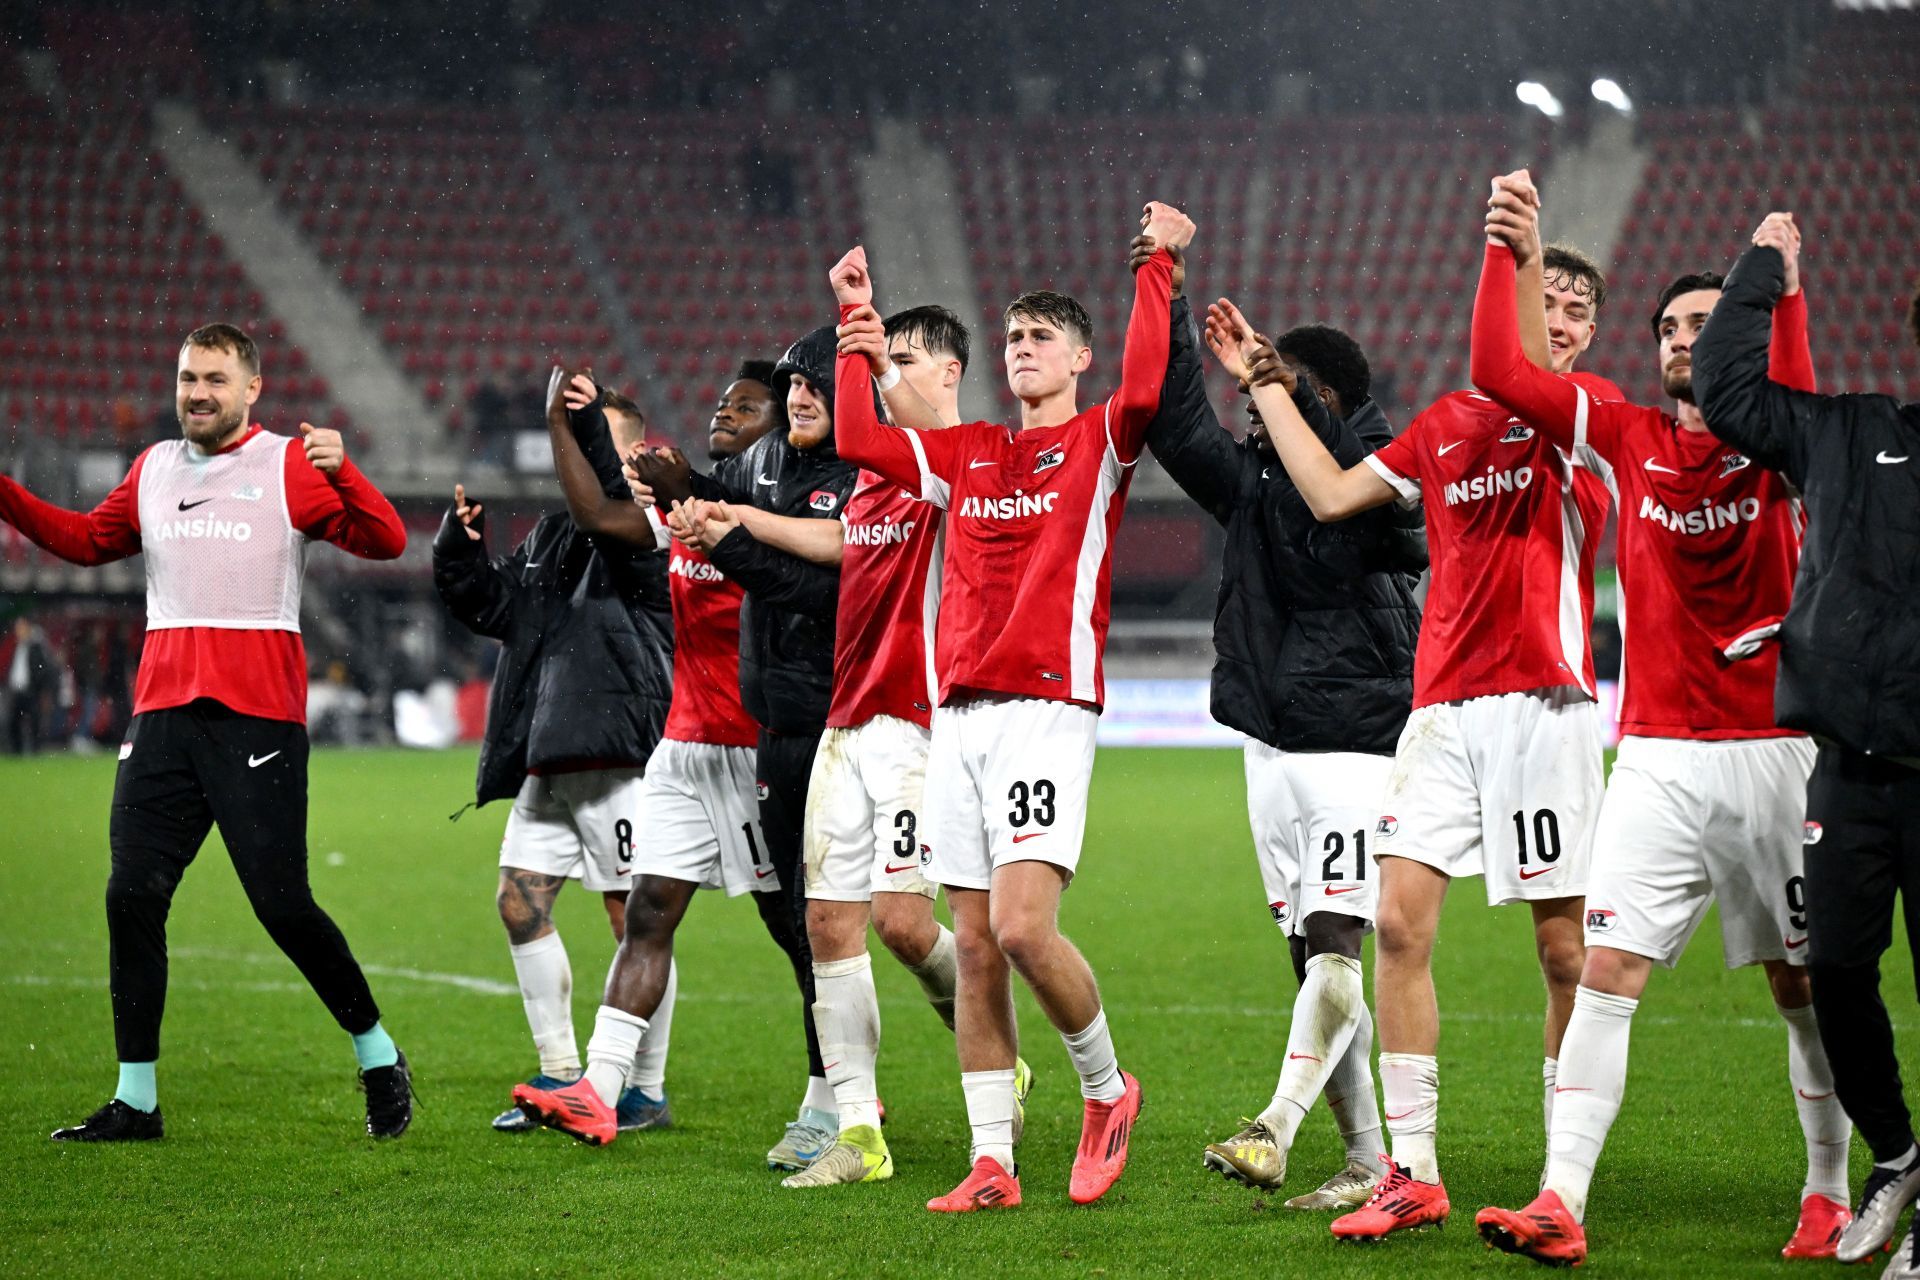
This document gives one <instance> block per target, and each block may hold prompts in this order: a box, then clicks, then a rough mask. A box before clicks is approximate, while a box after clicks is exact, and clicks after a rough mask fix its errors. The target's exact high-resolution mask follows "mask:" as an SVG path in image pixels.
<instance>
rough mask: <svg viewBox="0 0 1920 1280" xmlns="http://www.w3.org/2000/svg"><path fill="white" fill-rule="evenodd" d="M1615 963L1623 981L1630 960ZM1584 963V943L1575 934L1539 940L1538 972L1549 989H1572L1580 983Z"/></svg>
mask: <svg viewBox="0 0 1920 1280" xmlns="http://www.w3.org/2000/svg"><path fill="white" fill-rule="evenodd" d="M1615 954H1616V955H1619V954H1620V953H1615ZM1617 963H1618V965H1619V968H1620V973H1621V974H1622V975H1623V976H1622V978H1621V980H1623V981H1624V980H1625V977H1624V975H1625V974H1626V973H1627V971H1628V969H1629V967H1630V964H1631V962H1630V961H1628V960H1620V961H1618V962H1617ZM1586 965H1587V948H1586V944H1585V943H1584V942H1583V941H1582V940H1581V939H1580V937H1579V936H1578V935H1577V934H1575V935H1572V936H1567V937H1561V936H1558V935H1556V936H1553V937H1548V938H1542V939H1541V940H1540V972H1541V974H1542V975H1543V976H1544V977H1545V978H1546V980H1547V986H1548V988H1549V989H1551V990H1555V991H1572V990H1573V989H1574V988H1575V987H1577V986H1579V985H1580V980H1581V974H1582V973H1583V972H1584V970H1585V969H1586Z"/></svg>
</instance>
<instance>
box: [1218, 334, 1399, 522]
mask: <svg viewBox="0 0 1920 1280" xmlns="http://www.w3.org/2000/svg"><path fill="white" fill-rule="evenodd" d="M1207 346H1208V347H1210V348H1212V349H1213V351H1214V352H1215V353H1216V354H1218V355H1220V356H1221V358H1222V359H1223V360H1225V359H1228V358H1229V357H1228V355H1227V354H1226V353H1227V352H1228V351H1229V349H1238V351H1239V353H1240V358H1242V359H1250V360H1251V363H1250V364H1249V367H1248V384H1249V386H1251V388H1252V390H1253V402H1254V403H1255V404H1256V405H1258V406H1259V407H1260V417H1261V419H1262V420H1263V421H1264V422H1265V423H1266V424H1267V439H1268V440H1269V441H1270V442H1271V443H1272V445H1273V451H1274V453H1276V454H1277V455H1279V458H1280V465H1281V466H1283V467H1285V468H1286V469H1287V475H1288V476H1290V477H1292V479H1293V483H1294V487H1295V488H1297V489H1299V490H1300V496H1301V497H1303V498H1305V499H1306V500H1307V509H1308V510H1310V511H1312V512H1313V517H1314V519H1316V520H1319V521H1322V522H1325V521H1329V520H1345V519H1346V518H1347V517H1348V516H1353V515H1358V514H1359V513H1360V512H1362V511H1370V510H1372V509H1373V508H1374V507H1378V506H1384V505H1385V504H1386V503H1388V502H1391V501H1393V500H1394V498H1395V497H1397V496H1398V495H1397V494H1396V493H1395V492H1394V489H1393V486H1392V485H1390V484H1388V483H1387V482H1386V481H1385V480H1384V479H1382V478H1381V477H1380V476H1379V475H1378V474H1377V473H1375V472H1374V470H1373V469H1372V468H1370V467H1368V466H1367V465H1365V464H1364V463H1361V464H1357V465H1355V466H1351V467H1343V466H1341V465H1340V463H1339V462H1338V461H1337V460H1336V459H1335V458H1334V456H1333V454H1331V453H1329V452H1328V451H1327V446H1326V445H1325V444H1324V443H1323V442H1322V441H1321V439H1320V437H1319V436H1317V435H1315V434H1314V432H1313V428H1312V427H1310V426H1308V425H1307V422H1306V419H1305V418H1303V417H1301V415H1300V409H1299V406H1297V405H1295V404H1294V402H1293V396H1292V394H1291V393H1289V392H1288V390H1287V386H1286V383H1285V381H1284V379H1285V377H1286V371H1285V368H1284V366H1282V364H1281V362H1280V359H1279V357H1278V356H1277V355H1274V354H1273V344H1272V343H1271V342H1269V341H1268V340H1267V339H1266V338H1265V337H1264V336H1262V335H1261V334H1259V333H1256V332H1254V329H1253V326H1251V325H1249V324H1248V323H1247V318H1246V317H1245V316H1243V315H1241V314H1240V309H1239V308H1238V307H1236V306H1234V305H1233V303H1232V302H1231V301H1230V300H1229V299H1226V298H1222V299H1220V301H1218V302H1216V303H1214V304H1213V305H1212V306H1210V307H1208V308H1207Z"/></svg>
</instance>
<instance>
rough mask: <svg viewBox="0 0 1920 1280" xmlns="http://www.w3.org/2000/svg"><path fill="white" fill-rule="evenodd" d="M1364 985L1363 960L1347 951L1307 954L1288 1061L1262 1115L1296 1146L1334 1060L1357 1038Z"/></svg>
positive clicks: (1286, 1141) (1289, 1034)
mask: <svg viewBox="0 0 1920 1280" xmlns="http://www.w3.org/2000/svg"><path fill="white" fill-rule="evenodd" d="M1366 1012H1367V996H1366V986H1365V984H1364V983H1363V982H1362V981H1361V977H1360V962H1359V961H1358V960H1354V959H1351V958H1349V957H1347V956H1340V955H1317V956H1312V957H1310V958H1309V959H1308V960H1307V976H1306V978H1305V980H1304V981H1302V982H1301V984H1300V997H1299V999H1297V1000H1295V1001H1294V1003H1293V1020H1292V1023H1291V1025H1290V1026H1289V1027H1288V1028H1287V1061H1286V1063H1285V1065H1283V1066H1282V1067H1281V1068H1280V1080H1279V1082H1278V1083H1277V1084H1275V1085H1274V1087H1273V1101H1271V1102H1269V1103H1268V1104H1267V1109H1266V1110H1265V1111H1262V1112H1261V1113H1260V1118H1261V1119H1262V1120H1265V1121H1266V1122H1267V1125H1268V1127H1269V1128H1271V1129H1273V1130H1274V1132H1275V1133H1276V1134H1277V1135H1279V1138H1280V1144H1281V1145H1282V1146H1284V1147H1289V1148H1291V1147H1292V1146H1293V1139H1294V1135H1295V1134H1297V1133H1298V1132H1299V1131H1300V1121H1301V1119H1302V1118H1303V1117H1305V1115H1306V1114H1307V1112H1308V1111H1310V1110H1312V1108H1313V1100H1314V1099H1315V1098H1317V1097H1319V1096H1320V1093H1321V1090H1323V1089H1325V1088H1326V1087H1327V1081H1328V1080H1329V1079H1331V1078H1332V1076H1333V1069H1334V1066H1335V1065H1336V1064H1337V1063H1338V1062H1339V1061H1340V1059H1341V1058H1342V1056H1344V1055H1345V1053H1346V1051H1347V1045H1348V1044H1350V1043H1351V1042H1352V1040H1353V1033H1354V1028H1355V1026H1356V1024H1357V1023H1358V1022H1359V1020H1360V1019H1361V1018H1362V1017H1364V1016H1365V1015H1366Z"/></svg>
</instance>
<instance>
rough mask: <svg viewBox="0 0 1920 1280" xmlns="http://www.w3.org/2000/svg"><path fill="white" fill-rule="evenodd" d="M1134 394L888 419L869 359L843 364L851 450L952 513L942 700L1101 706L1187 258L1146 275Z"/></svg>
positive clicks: (1130, 352) (1161, 257)
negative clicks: (1123, 559) (961, 415)
mask: <svg viewBox="0 0 1920 1280" xmlns="http://www.w3.org/2000/svg"><path fill="white" fill-rule="evenodd" d="M1134 279H1135V286H1134V299H1133V313H1132V316H1131V318H1130V319H1129V320H1128V323H1127V340H1126V351H1125V354H1124V355H1123V356H1122V358H1121V365H1120V389H1119V390H1118V391H1117V392H1115V393H1114V394H1113V396H1112V397H1110V398H1109V399H1107V400H1105V401H1102V402H1101V403H1099V404H1097V405H1095V406H1094V407H1093V408H1091V409H1087V410H1084V411H1082V412H1081V413H1079V414H1076V415H1075V416H1074V417H1072V418H1070V419H1068V420H1067V421H1066V422H1063V423H1061V424H1060V425H1058V426H1054V427H1036V428H1034V429H1032V430H1027V431H1023V430H1020V429H1018V428H1016V427H1009V426H1001V425H999V424H996V423H991V422H971V423H966V424H964V425H961V426H957V427H949V428H947V429H946V430H943V431H915V430H910V429H905V428H898V427H891V426H885V425H883V424H882V423H881V422H880V420H879V418H878V417H877V416H876V415H875V413H874V410H873V403H872V395H871V393H870V392H869V390H868V388H869V386H870V384H871V379H872V375H871V373H870V372H869V370H868V368H867V364H866V361H865V360H864V359H863V358H862V357H859V356H855V355H843V356H841V357H840V360H839V363H838V365H837V367H836V371H835V383H836V386H837V387H838V393H837V395H836V396H835V403H836V404H837V405H838V406H839V410H840V418H839V421H837V422H836V423H835V425H834V434H835V439H836V442H837V444H838V447H839V450H840V456H841V457H842V458H845V459H846V460H848V461H849V462H853V463H856V464H858V465H860V466H863V467H866V468H869V469H870V470H872V471H874V472H877V473H878V474H879V475H881V476H883V477H885V478H886V479H887V480H889V481H891V482H892V483H894V484H897V485H899V486H901V487H902V488H905V489H907V490H910V491H911V492H913V493H914V494H916V495H917V496H919V497H921V498H923V499H925V500H926V501H928V502H931V503H934V504H935V505H937V506H940V507H943V508H945V509H946V512H947V519H946V547H945V552H944V563H943V567H942V571H941V591H940V623H939V627H938V634H937V636H936V639H935V643H934V666H935V670H936V672H937V674H938V677H939V681H940V691H939V693H940V700H941V702H942V703H945V702H947V701H949V700H951V699H952V698H953V697H954V696H955V694H956V693H958V694H961V695H962V696H964V695H965V694H967V693H1002V694H1011V695H1014V696H1018V697H1032V698H1049V699H1052V700H1055V701H1062V702H1079V703H1084V704H1086V705H1088V706H1092V707H1096V708H1097V707H1099V706H1100V705H1101V703H1102V702H1103V701H1104V700H1105V697H1106V684H1105V678H1104V674H1103V672H1102V670H1101V661H1100V660H1101V651H1102V650H1103V649H1104V648H1105V647H1106V639H1107V621H1108V611H1109V603H1108V602H1109V594H1110V590H1111V582H1112V571H1113V563H1112V562H1113V535H1114V531H1115V530H1116V529H1118V528H1119V526H1120V516H1121V512H1122V511H1123V509H1124V508H1125V505H1126V498H1127V489H1128V487H1129V486H1130V485H1131V484H1132V482H1133V470H1134V464H1135V463H1136V462H1137V461H1138V460H1139V457H1140V450H1141V447H1142V442H1143V441H1144V440H1145V438H1146V432H1147V427H1148V425H1149V424H1150V423H1151V422H1152V421H1153V416H1154V414H1155V413H1156V412H1157V411H1158V410H1159V407H1160V384H1161V382H1162V381H1163V380H1164V379H1165V377H1166V371H1167V347H1168V319H1167V312H1168V306H1169V299H1170V297H1171V293H1172V287H1173V268H1172V261H1171V259H1169V258H1168V257H1167V254H1166V252H1165V251H1164V250H1162V251H1160V252H1158V253H1156V254H1154V255H1153V257H1152V258H1150V259H1149V260H1148V261H1147V263H1146V264H1145V265H1144V266H1142V267H1141V268H1140V270H1139V271H1138V272H1136V273H1135V276H1134Z"/></svg>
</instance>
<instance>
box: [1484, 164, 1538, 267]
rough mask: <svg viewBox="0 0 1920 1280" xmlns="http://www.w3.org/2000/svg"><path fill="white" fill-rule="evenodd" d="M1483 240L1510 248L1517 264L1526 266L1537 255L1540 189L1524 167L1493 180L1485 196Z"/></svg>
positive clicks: (1535, 258) (1535, 259)
mask: <svg viewBox="0 0 1920 1280" xmlns="http://www.w3.org/2000/svg"><path fill="white" fill-rule="evenodd" d="M1486 233H1487V243H1488V244H1504V245H1506V246H1507V248H1509V249H1511V250H1513V259H1514V263H1515V265H1517V266H1522V267H1524V266H1530V265H1532V264H1533V263H1534V262H1536V261H1537V260H1538V259H1539V257H1540V190H1539V188H1538V187H1536V186H1534V185H1533V175H1531V174H1529V173H1528V172H1527V171H1526V170H1525V169H1515V170H1514V171H1513V172H1512V173H1503V174H1501V175H1500V176H1499V177H1497V178H1495V179H1494V180H1493V193H1492V194H1491V195H1489V196H1488V197H1487V223H1486Z"/></svg>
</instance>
